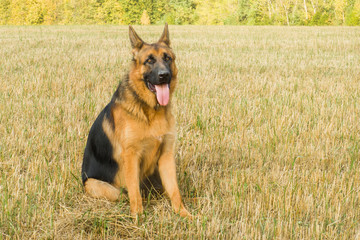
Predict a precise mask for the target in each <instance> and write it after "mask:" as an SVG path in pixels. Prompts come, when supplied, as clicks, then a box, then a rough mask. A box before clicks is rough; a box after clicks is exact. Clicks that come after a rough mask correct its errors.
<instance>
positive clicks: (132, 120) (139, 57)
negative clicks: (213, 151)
mask: <svg viewBox="0 0 360 240" xmlns="http://www.w3.org/2000/svg"><path fill="white" fill-rule="evenodd" d="M130 29H131V28H130ZM166 30H167V27H166ZM164 32H165V31H164ZM165 35H166V34H165ZM130 38H133V41H137V40H138V39H137V38H138V36H137V35H136V36H134V35H130ZM162 38H164V39H167V40H168V35H166V36H165V37H164V34H163V36H162ZM139 41H140V40H139ZM168 41H169V40H168ZM169 43H170V42H169ZM133 46H135V48H134V49H133V54H134V60H135V61H134V62H133V64H132V66H131V69H130V74H129V88H126V89H124V92H123V95H122V96H121V98H120V97H119V98H116V101H115V103H114V104H113V105H112V108H111V113H112V117H113V125H112V123H110V120H109V119H105V120H104V121H103V126H102V127H103V130H104V132H105V134H106V135H107V137H108V139H109V140H110V142H111V144H112V147H113V158H114V159H115V161H116V162H117V163H118V165H119V169H120V170H119V171H118V173H117V174H116V176H115V180H114V183H113V185H110V184H108V185H110V186H111V187H110V186H108V185H106V184H103V183H102V182H101V181H99V180H95V181H93V180H92V179H89V180H91V181H90V182H89V180H87V182H86V185H85V190H86V192H87V193H89V194H90V195H92V196H95V197H105V198H107V199H109V200H112V201H114V200H116V199H117V197H115V196H116V194H118V192H117V191H115V190H113V189H117V190H118V189H119V188H121V187H124V188H126V189H127V191H128V194H129V199H130V209H131V213H132V214H138V213H141V212H142V211H143V207H142V199H141V195H140V188H139V185H140V181H141V180H143V179H145V178H146V177H147V176H150V175H151V174H152V173H153V172H154V170H155V168H156V167H158V168H159V173H160V177H161V180H162V183H163V186H164V189H165V191H166V193H167V195H168V196H169V198H170V200H171V204H172V207H173V209H174V211H175V212H176V213H179V214H180V215H181V216H183V217H191V215H190V213H189V212H188V211H187V210H186V209H185V208H184V205H183V204H182V201H181V196H180V192H179V187H178V184H177V180H176V166H175V159H174V146H175V139H176V129H175V118H174V116H173V115H172V113H171V104H170V103H169V104H168V105H167V106H166V107H159V108H158V107H157V100H156V97H155V94H154V93H151V92H150V91H149V90H148V89H147V87H146V85H145V84H144V82H143V80H142V76H143V73H144V72H146V71H147V69H146V66H145V65H144V64H142V62H143V61H144V58H146V56H148V55H149V54H152V55H153V56H154V57H155V58H159V61H160V60H161V56H163V53H164V52H166V53H167V54H168V55H170V56H171V58H172V59H173V61H172V64H171V72H172V79H171V83H170V99H171V95H172V94H173V92H174V89H175V87H176V82H177V79H176V77H177V68H176V65H175V55H174V53H173V52H172V51H171V49H170V48H169V46H168V45H166V44H164V43H163V42H161V41H160V43H158V46H160V47H158V48H156V49H155V48H154V47H153V46H151V45H148V44H146V43H144V44H141V42H140V43H139V42H134V44H133ZM136 46H141V49H138V48H136ZM130 88H131V89H132V90H133V91H135V92H136V95H137V96H138V97H139V98H140V99H141V100H142V101H143V102H145V103H146V104H139V101H138V100H137V99H136V97H135V96H134V94H133V93H132V92H131V90H130ZM99 182H100V183H99ZM118 191H119V190H118Z"/></svg>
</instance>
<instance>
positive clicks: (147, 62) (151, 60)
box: [144, 58, 155, 64]
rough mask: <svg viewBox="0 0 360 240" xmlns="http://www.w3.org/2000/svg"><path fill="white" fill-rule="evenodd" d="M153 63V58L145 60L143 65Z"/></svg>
mask: <svg viewBox="0 0 360 240" xmlns="http://www.w3.org/2000/svg"><path fill="white" fill-rule="evenodd" d="M154 63H155V59H154V58H148V59H146V61H145V62H144V64H154Z"/></svg>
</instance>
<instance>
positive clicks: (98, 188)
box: [84, 178, 121, 202]
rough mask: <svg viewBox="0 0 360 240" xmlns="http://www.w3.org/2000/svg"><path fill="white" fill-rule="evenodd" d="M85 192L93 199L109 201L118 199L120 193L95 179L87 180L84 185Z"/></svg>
mask: <svg viewBox="0 0 360 240" xmlns="http://www.w3.org/2000/svg"><path fill="white" fill-rule="evenodd" d="M84 186H85V192H86V193H87V194H89V195H90V196H91V197H94V198H105V199H107V200H110V201H113V202H114V201H116V200H118V199H119V195H120V193H121V191H120V190H119V189H117V188H116V187H114V186H113V185H111V184H110V183H107V182H103V181H101V180H97V179H95V178H89V179H87V180H86V182H85V183H84Z"/></svg>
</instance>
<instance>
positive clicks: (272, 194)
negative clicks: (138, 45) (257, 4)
mask: <svg viewBox="0 0 360 240" xmlns="http://www.w3.org/2000/svg"><path fill="white" fill-rule="evenodd" d="M162 28H163V26H147V27H141V26H135V29H136V30H137V31H138V33H139V34H140V36H142V37H143V39H144V40H147V41H149V42H151V41H156V40H157V39H158V37H159V36H160V34H161V32H162ZM170 35H171V39H172V44H173V49H174V51H175V53H176V54H177V66H178V68H179V84H178V88H177V92H176V94H175V96H174V99H173V105H174V113H175V115H176V117H177V129H178V141H177V165H178V180H179V185H180V190H181V193H182V195H183V198H184V202H185V204H186V206H187V208H188V209H189V210H190V211H191V212H192V213H193V214H194V215H195V218H194V220H193V221H188V220H186V219H182V218H180V217H179V216H177V215H176V214H174V213H173V212H172V210H171V207H170V203H169V200H168V199H167V198H165V197H164V198H163V199H160V200H157V199H152V198H149V199H145V201H144V206H145V213H144V215H143V216H142V217H141V218H140V220H139V221H138V222H136V221H133V219H132V218H131V217H130V216H129V213H130V210H129V202H128V200H127V199H126V198H124V200H122V201H120V202H118V203H110V202H107V201H104V200H96V199H92V198H90V197H87V196H86V195H85V194H84V192H83V188H82V184H81V180H80V168H81V162H82V154H83V150H84V147H85V143H86V139H87V134H88V131H89V129H90V126H91V124H92V122H93V121H94V120H95V118H96V116H97V114H98V113H99V112H100V111H101V109H102V108H103V107H104V106H105V105H106V104H107V102H108V101H109V100H110V98H111V96H112V94H113V92H114V90H115V88H116V86H117V84H118V82H119V81H120V80H121V79H122V77H123V76H124V74H125V73H126V71H127V69H128V66H129V62H130V60H131V49H130V42H129V40H128V27H127V26H37V27H5V26H2V27H0V89H1V90H0V121H1V124H0V205H1V211H0V233H1V234H0V239H52V238H54V239H119V238H132V239H143V238H147V239H187V238H192V239H356V238H357V237H359V238H360V171H359V167H360V163H359V162H360V121H359V119H360V28H350V27H235V26H234V27H232V26H207V27H204V26H170Z"/></svg>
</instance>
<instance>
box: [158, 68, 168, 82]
mask: <svg viewBox="0 0 360 240" xmlns="http://www.w3.org/2000/svg"><path fill="white" fill-rule="evenodd" d="M169 79H170V72H169V71H167V70H160V71H159V80H160V82H162V83H163V82H167V81H169Z"/></svg>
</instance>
